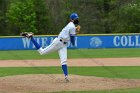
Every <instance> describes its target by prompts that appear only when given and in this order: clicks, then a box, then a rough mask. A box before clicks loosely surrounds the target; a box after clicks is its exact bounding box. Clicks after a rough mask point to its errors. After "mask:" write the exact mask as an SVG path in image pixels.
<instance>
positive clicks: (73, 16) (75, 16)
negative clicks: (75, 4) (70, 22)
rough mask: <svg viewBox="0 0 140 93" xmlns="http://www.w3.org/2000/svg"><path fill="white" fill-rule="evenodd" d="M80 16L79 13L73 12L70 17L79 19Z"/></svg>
mask: <svg viewBox="0 0 140 93" xmlns="http://www.w3.org/2000/svg"><path fill="white" fill-rule="evenodd" d="M78 18H79V16H78V14H77V13H72V14H71V15H70V19H78Z"/></svg>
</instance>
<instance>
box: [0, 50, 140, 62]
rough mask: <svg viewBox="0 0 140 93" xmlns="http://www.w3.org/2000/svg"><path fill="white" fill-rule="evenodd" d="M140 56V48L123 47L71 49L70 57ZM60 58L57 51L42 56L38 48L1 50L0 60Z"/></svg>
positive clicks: (69, 51)
mask: <svg viewBox="0 0 140 93" xmlns="http://www.w3.org/2000/svg"><path fill="white" fill-rule="evenodd" d="M120 57H140V48H121V49H69V50H68V58H120ZM48 58H49V59H54V58H55V59H58V58H59V56H58V54H57V52H54V53H50V54H48V55H43V56H41V55H40V54H39V53H38V52H37V51H36V50H26V51H25V50H17V51H0V60H7V59H13V60H17V59H20V60H24V59H48Z"/></svg>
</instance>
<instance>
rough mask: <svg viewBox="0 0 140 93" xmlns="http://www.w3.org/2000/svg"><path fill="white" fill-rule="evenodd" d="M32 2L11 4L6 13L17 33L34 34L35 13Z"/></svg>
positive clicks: (29, 0) (30, 0)
mask: <svg viewBox="0 0 140 93" xmlns="http://www.w3.org/2000/svg"><path fill="white" fill-rule="evenodd" d="M34 8H35V6H34V4H33V0H25V1H24V2H21V1H16V2H14V3H11V4H10V6H9V9H8V11H7V17H8V20H9V22H10V23H11V25H13V24H14V25H15V26H16V27H17V28H18V29H19V32H30V31H31V32H36V31H37V30H36V27H35V24H36V20H35V19H36V13H35V9H34Z"/></svg>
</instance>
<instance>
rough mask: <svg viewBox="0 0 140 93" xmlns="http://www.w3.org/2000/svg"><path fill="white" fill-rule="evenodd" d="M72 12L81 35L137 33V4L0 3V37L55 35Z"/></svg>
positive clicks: (79, 0) (83, 0)
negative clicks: (78, 21) (23, 32)
mask: <svg viewBox="0 0 140 93" xmlns="http://www.w3.org/2000/svg"><path fill="white" fill-rule="evenodd" d="M72 12H76V13H78V14H79V16H80V19H79V20H80V25H81V27H82V29H81V33H83V34H96V33H97V34H99V33H122V32H127V33H137V32H139V28H140V23H139V20H140V17H139V15H140V1H139V0H0V29H1V30H0V35H19V33H20V32H21V31H30V32H31V31H32V32H34V33H35V34H39V35H40V34H59V32H60V31H61V30H62V28H63V27H64V26H65V25H66V24H67V23H68V22H69V15H70V14H71V13H72Z"/></svg>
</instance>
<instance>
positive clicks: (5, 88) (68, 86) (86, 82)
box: [0, 74, 140, 93]
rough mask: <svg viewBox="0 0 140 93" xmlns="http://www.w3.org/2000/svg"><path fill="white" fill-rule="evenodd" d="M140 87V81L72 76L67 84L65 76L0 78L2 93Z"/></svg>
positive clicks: (42, 75) (0, 92)
mask: <svg viewBox="0 0 140 93" xmlns="http://www.w3.org/2000/svg"><path fill="white" fill-rule="evenodd" d="M135 87H140V80H139V79H112V78H99V77H93V76H78V75H70V82H69V83H65V80H64V76H63V75H58V74H57V75H56V74H46V75H45V74H39V75H18V76H7V77H1V78H0V93H30V92H56V91H82V90H108V89H122V88H135Z"/></svg>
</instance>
